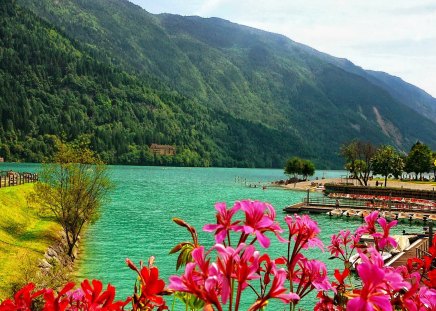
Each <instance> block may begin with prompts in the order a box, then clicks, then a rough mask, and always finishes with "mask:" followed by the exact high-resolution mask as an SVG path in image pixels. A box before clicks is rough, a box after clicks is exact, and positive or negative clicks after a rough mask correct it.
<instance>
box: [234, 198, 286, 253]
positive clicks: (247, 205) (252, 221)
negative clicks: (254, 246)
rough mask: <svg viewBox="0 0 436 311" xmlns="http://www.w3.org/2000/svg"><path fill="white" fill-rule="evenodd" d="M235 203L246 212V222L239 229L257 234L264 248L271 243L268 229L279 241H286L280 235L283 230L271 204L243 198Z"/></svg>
mask: <svg viewBox="0 0 436 311" xmlns="http://www.w3.org/2000/svg"><path fill="white" fill-rule="evenodd" d="M235 205H239V206H240V208H241V209H242V210H243V211H244V213H245V222H244V224H243V226H242V228H241V229H238V230H237V231H242V232H243V233H244V234H246V235H255V236H256V239H257V240H259V243H260V245H261V246H262V247H264V248H268V247H269V245H270V240H269V238H267V237H266V236H265V232H267V231H271V232H273V233H274V234H275V235H276V237H277V238H278V239H279V241H281V242H286V240H285V239H283V238H282V237H281V236H280V233H281V232H283V230H282V228H280V225H279V224H278V222H276V221H275V217H276V212H275V210H274V208H273V207H272V206H271V205H270V204H268V203H264V202H260V201H250V200H243V201H240V202H236V204H235ZM243 241H245V240H243Z"/></svg>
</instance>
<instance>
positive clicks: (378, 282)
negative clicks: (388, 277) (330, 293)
mask: <svg viewBox="0 0 436 311" xmlns="http://www.w3.org/2000/svg"><path fill="white" fill-rule="evenodd" d="M357 271H358V273H359V276H360V278H361V280H362V282H363V287H362V289H361V290H354V291H353V294H350V295H349V296H350V297H352V298H353V299H351V300H350V301H349V302H348V304H347V310H350V311H354V310H368V311H369V310H387V311H388V310H392V305H391V303H390V296H389V294H388V292H387V291H386V283H385V280H384V277H385V273H384V271H383V269H382V268H379V267H377V266H375V265H371V264H369V263H362V264H360V265H358V266H357Z"/></svg>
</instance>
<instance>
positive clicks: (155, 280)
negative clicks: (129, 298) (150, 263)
mask: <svg viewBox="0 0 436 311" xmlns="http://www.w3.org/2000/svg"><path fill="white" fill-rule="evenodd" d="M126 263H127V265H128V266H129V268H130V269H132V270H134V271H136V272H137V273H138V275H139V280H140V288H139V289H140V291H139V295H138V294H137V293H136V290H135V295H134V296H133V310H143V309H144V308H146V310H148V309H147V308H150V309H153V308H154V307H159V308H160V309H159V310H164V308H165V309H166V305H165V301H164V299H163V298H162V294H163V293H164V289H165V282H164V281H163V280H161V279H159V269H158V268H156V267H149V268H147V267H142V268H141V270H139V269H138V268H137V267H136V266H135V265H134V264H133V262H132V261H131V260H130V259H128V258H127V259H126ZM135 289H136V286H135Z"/></svg>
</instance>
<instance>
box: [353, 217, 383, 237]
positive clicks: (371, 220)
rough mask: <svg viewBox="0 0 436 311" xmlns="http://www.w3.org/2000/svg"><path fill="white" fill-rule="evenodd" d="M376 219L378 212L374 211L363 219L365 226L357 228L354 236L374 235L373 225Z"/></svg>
mask: <svg viewBox="0 0 436 311" xmlns="http://www.w3.org/2000/svg"><path fill="white" fill-rule="evenodd" d="M377 218H378V211H374V212H372V213H371V214H369V215H368V216H366V217H365V223H366V225H363V226H362V227H360V228H358V229H357V230H356V235H358V236H361V235H362V234H365V233H368V234H373V233H376V231H377V230H376V229H375V223H376V221H377Z"/></svg>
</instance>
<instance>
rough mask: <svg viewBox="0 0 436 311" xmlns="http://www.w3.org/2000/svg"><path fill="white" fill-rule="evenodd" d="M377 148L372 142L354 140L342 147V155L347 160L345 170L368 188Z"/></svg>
mask: <svg viewBox="0 0 436 311" xmlns="http://www.w3.org/2000/svg"><path fill="white" fill-rule="evenodd" d="M376 151H377V148H376V147H375V146H374V145H373V144H371V143H370V142H363V141H357V140H353V141H351V142H349V143H346V144H344V145H342V146H341V148H340V154H341V155H342V157H344V159H345V162H346V163H345V168H346V169H347V170H348V171H350V173H351V174H352V175H353V176H354V177H355V178H356V179H357V180H358V181H359V183H360V185H364V186H367V185H368V180H369V176H370V175H371V170H372V162H371V159H372V157H373V156H374V154H375V152H376Z"/></svg>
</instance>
